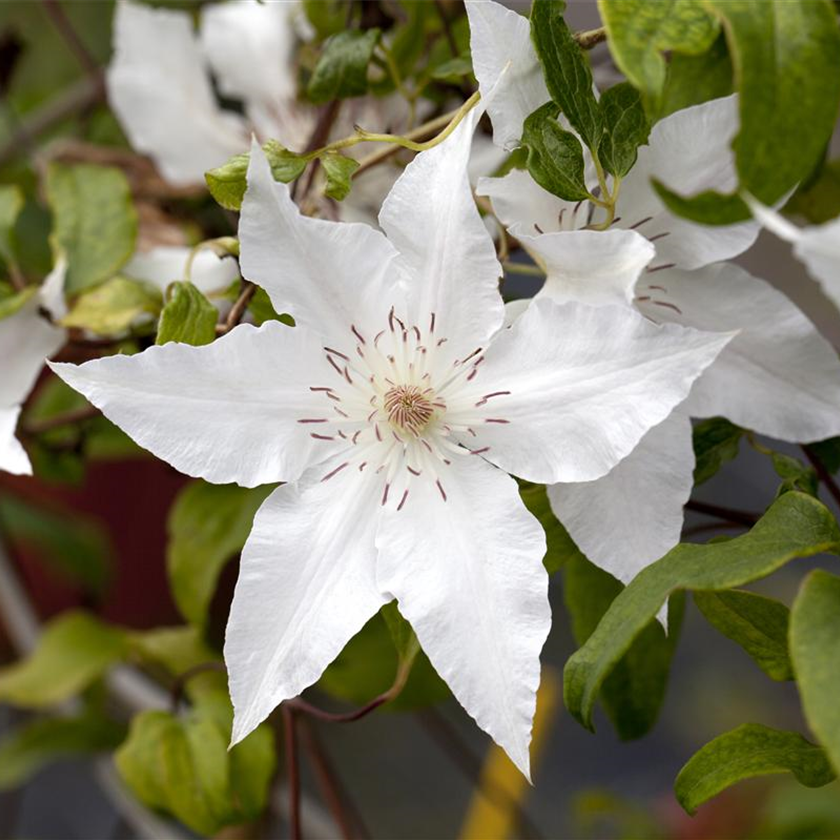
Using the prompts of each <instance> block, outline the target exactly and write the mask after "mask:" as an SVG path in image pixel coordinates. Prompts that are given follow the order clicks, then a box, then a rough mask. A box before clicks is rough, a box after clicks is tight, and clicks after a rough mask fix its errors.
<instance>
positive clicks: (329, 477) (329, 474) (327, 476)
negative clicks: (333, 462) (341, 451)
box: [321, 461, 348, 481]
mask: <svg viewBox="0 0 840 840" xmlns="http://www.w3.org/2000/svg"><path fill="white" fill-rule="evenodd" d="M347 463H348V462H347V461H345V462H344V463H343V464H341V465H340V466H338V467H336V468H335V469H334V470H333V471H332V472H328V473H327V474H326V475H325V476H324V477H323V478H322V479H321V481H328V480H329V479H331V478H332V477H333V476H334V475H336V473H340V472H341V471H342V470H343V469H344V468H345V467H346V466H347Z"/></svg>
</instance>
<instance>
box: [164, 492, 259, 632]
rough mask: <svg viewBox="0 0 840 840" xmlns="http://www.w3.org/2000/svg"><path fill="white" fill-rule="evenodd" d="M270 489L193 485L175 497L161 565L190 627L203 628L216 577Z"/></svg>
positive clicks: (248, 529)
mask: <svg viewBox="0 0 840 840" xmlns="http://www.w3.org/2000/svg"><path fill="white" fill-rule="evenodd" d="M272 490H274V487H273V486H266V487H256V488H253V489H248V488H245V487H238V486H237V485H235V484H207V483H205V482H203V481H194V482H192V483H191V484H189V485H188V486H187V487H185V488H184V489H183V490H182V491H181V492H180V493H179V494H178V498H177V499H176V501H175V503H174V505H173V506H172V509H171V510H170V513H169V525H168V530H169V545H168V547H167V551H166V563H167V571H168V574H169V583H170V586H171V588H172V595H173V596H174V598H175V603H176V604H177V605H178V609H179V610H180V611H181V613H182V614H183V616H184V618H186V619H187V621H189V622H190V623H191V624H195V625H196V626H199V627H203V626H204V623H205V621H206V619H207V607H208V606H209V604H210V599H211V598H212V597H213V592H214V591H215V589H216V583H217V582H218V579H219V574H220V573H221V571H222V569H223V568H224V565H225V563H227V561H228V560H230V559H231V557H233V556H234V555H235V554H238V553H239V552H240V551H241V550H242V546H244V545H245V540H246V539H247V538H248V534H249V533H250V532H251V524H252V523H253V521H254V515H255V514H256V512H257V509H258V508H259V506H260V505H261V504H262V503H263V502H264V501H265V499H266V498H267V497H268V495H269V494H270V493H271V491H272Z"/></svg>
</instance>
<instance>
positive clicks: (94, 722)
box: [0, 713, 125, 791]
mask: <svg viewBox="0 0 840 840" xmlns="http://www.w3.org/2000/svg"><path fill="white" fill-rule="evenodd" d="M124 737H125V727H123V726H122V724H118V723H116V722H114V721H111V720H109V719H108V718H104V717H102V716H100V715H91V714H89V713H88V714H84V715H81V716H79V717H72V718H41V719H38V720H33V721H30V722H28V723H26V724H24V725H23V726H21V727H20V728H19V729H16V730H15V731H14V732H12V733H11V734H10V735H8V736H6V737H5V738H4V739H3V740H2V741H0V791H2V790H8V789H9V788H15V787H19V786H20V785H22V784H24V783H25V782H27V781H29V779H30V778H32V776H34V775H35V774H36V773H37V772H38V771H39V770H40V769H41V768H43V767H46V766H47V765H49V764H52V763H53V762H55V761H58V760H59V759H62V758H72V757H73V756H77V755H80V754H82V755H83V754H89V753H97V752H106V751H110V750H112V749H114V748H115V747H117V746H118V745H119V743H120V741H122V739H123V738H124Z"/></svg>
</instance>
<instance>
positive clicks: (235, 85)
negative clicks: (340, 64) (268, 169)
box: [107, 0, 316, 184]
mask: <svg viewBox="0 0 840 840" xmlns="http://www.w3.org/2000/svg"><path fill="white" fill-rule="evenodd" d="M299 11H300V9H299V8H298V4H296V3H259V2H257V0H236V2H233V3H223V4H212V5H209V6H205V7H204V8H203V9H202V11H201V25H200V34H198V33H196V32H195V30H194V28H193V21H192V16H191V15H190V14H188V13H186V12H178V11H173V10H170V9H154V8H150V7H148V6H145V5H141V4H138V3H132V2H129V0H120V2H119V3H117V8H116V12H115V15H114V57H113V59H112V61H111V64H110V66H109V68H108V72H107V84H108V99H109V101H110V103H111V106H112V107H113V109H114V111H115V112H116V114H117V116H118V117H119V120H120V123H121V124H122V126H123V128H124V129H125V132H126V134H127V136H128V138H129V140H130V141H131V144H132V145H133V146H134V148H135V149H137V150H138V151H140V152H143V153H144V154H147V155H149V156H150V157H151V158H152V159H153V160H154V162H155V164H156V165H157V167H158V169H159V170H160V172H161V174H162V175H163V177H164V178H166V179H167V180H168V181H170V182H172V183H173V184H203V183H204V173H205V172H206V171H207V170H208V169H212V168H214V167H216V166H221V165H222V164H223V163H224V162H225V161H227V160H228V158H230V157H232V156H233V155H236V154H239V153H240V152H242V151H244V150H245V149H247V148H248V143H249V138H250V131H251V130H252V129H253V130H256V131H257V133H258V134H260V135H261V136H263V138H264V139H267V138H268V137H274V138H276V139H278V140H280V142H281V143H283V145H285V146H288V147H291V148H298V147H300V146H301V145H302V144H304V143H305V142H306V138H307V137H308V136H309V134H310V132H311V130H312V127H313V126H314V124H315V119H316V112H315V110H314V109H311V108H302V107H301V106H300V105H298V103H297V102H296V90H295V75H294V71H293V68H292V59H293V56H294V43H295V32H294V27H293V19H292V18H293V15H295V14H296V13H298V12H299ZM211 70H212V72H213V73H214V75H215V77H216V79H217V80H218V84H219V89H220V90H221V91H222V93H224V94H225V95H227V96H230V97H235V98H237V99H241V100H242V102H243V104H244V109H245V114H246V116H247V121H246V120H245V119H243V118H242V117H241V116H240V115H239V114H236V113H234V112H232V111H228V110H225V109H224V108H222V107H221V106H220V105H219V104H218V103H217V100H216V95H215V92H214V90H213V84H212V80H211V76H210V71H211Z"/></svg>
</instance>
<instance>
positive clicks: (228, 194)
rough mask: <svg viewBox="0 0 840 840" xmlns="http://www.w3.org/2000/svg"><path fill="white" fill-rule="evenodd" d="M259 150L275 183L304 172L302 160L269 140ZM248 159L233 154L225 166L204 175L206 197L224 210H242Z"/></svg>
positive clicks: (304, 162) (304, 160)
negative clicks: (207, 190)
mask: <svg viewBox="0 0 840 840" xmlns="http://www.w3.org/2000/svg"><path fill="white" fill-rule="evenodd" d="M262 148H263V152H265V156H266V158H267V159H268V165H269V167H270V168H271V174H272V176H273V177H274V180H275V181H280V182H281V183H283V184H288V183H289V182H291V181H294V180H295V178H297V177H298V175H300V174H301V172H303V170H304V169H306V159H305V158H304V157H302V156H301V155H298V154H296V153H295V152H291V151H289V150H288V149H287V148H286V147H285V146H282V145H281V144H280V143H278V142H277V141H276V140H269V141H268V142H266V143H264V144H263V147H262ZM250 160H251V155H250V154H249V153H248V152H245V153H244V154H241V155H234V156H233V157H232V158H231V159H230V160H229V161H228V162H227V163H225V164H222V166H219V167H216V169H211V170H210V171H209V172H205V173H204V180H205V182H206V183H207V189H209V190H210V195H212V196H213V198H215V199H216V201H217V202H218V203H219V204H220V205H221V206H222V207H224V208H225V209H226V210H239V209H240V208H241V207H242V199H243V198H244V197H245V190H246V188H247V187H248V182H247V175H248V164H249V162H250Z"/></svg>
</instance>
